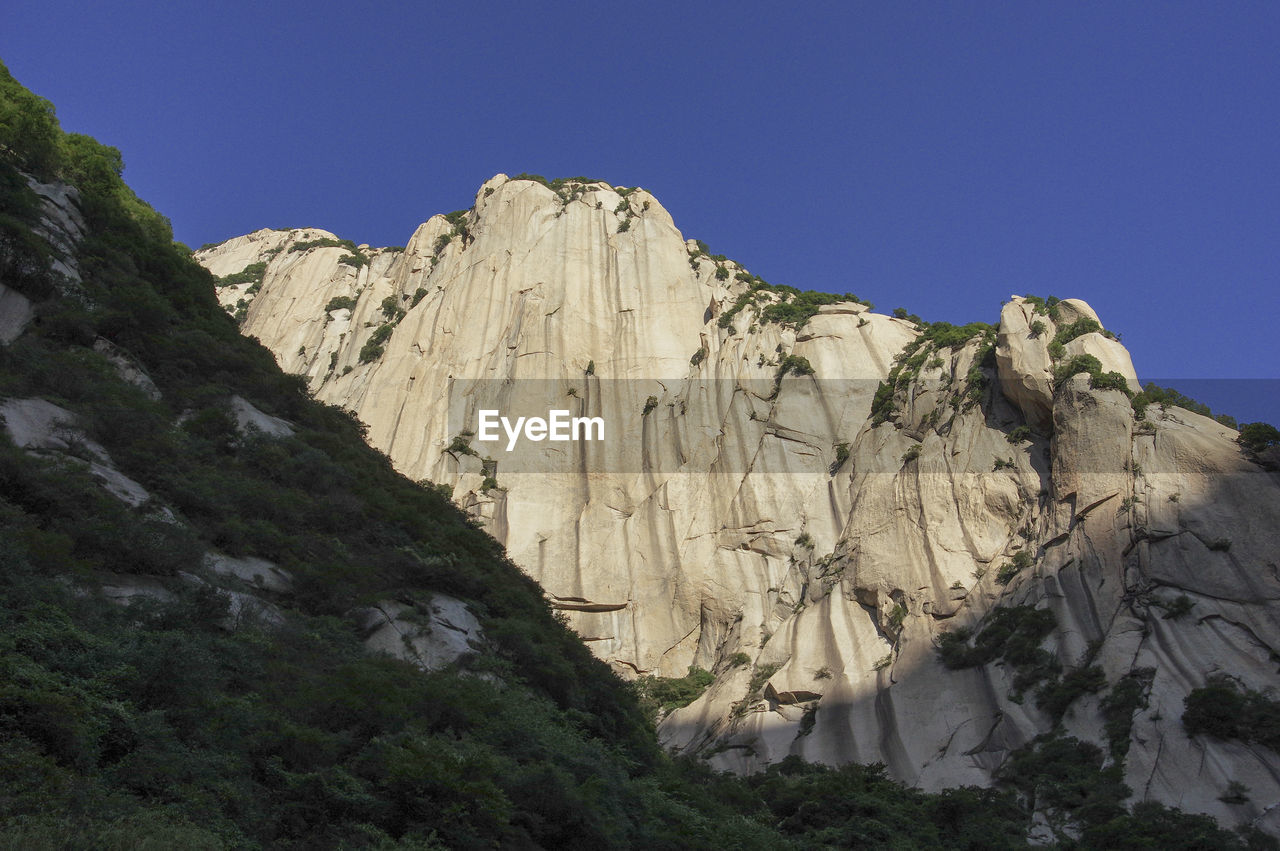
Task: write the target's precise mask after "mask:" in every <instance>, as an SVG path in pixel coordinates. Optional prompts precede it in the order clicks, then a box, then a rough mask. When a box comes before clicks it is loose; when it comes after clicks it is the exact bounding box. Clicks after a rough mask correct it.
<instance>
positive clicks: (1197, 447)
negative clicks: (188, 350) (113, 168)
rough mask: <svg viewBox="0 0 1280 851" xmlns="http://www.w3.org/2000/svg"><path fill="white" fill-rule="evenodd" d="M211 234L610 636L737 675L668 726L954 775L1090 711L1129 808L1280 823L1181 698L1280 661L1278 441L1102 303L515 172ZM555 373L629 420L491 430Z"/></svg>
mask: <svg viewBox="0 0 1280 851" xmlns="http://www.w3.org/2000/svg"><path fill="white" fill-rule="evenodd" d="M196 257H197V259H198V260H199V262H201V263H202V264H203V265H204V266H205V267H207V268H208V269H209V270H210V271H211V272H212V273H213V274H215V275H217V276H220V278H221V279H222V286H221V287H220V288H219V298H220V300H221V301H222V303H223V304H224V306H225V307H226V308H227V309H228V310H229V311H232V312H235V313H237V315H239V316H240V317H241V330H242V332H243V333H244V334H246V335H249V336H253V337H256V338H258V339H259V340H260V341H261V342H262V343H263V344H265V345H266V346H267V347H268V348H270V349H271V351H272V352H274V353H275V355H276V358H277V360H278V362H279V363H280V365H281V366H282V367H283V368H284V369H285V370H286V371H289V372H292V373H295V374H298V375H300V376H303V377H304V378H305V380H306V382H307V384H308V386H309V389H310V390H311V392H312V393H313V394H314V395H315V396H316V397H317V398H319V399H321V400H323V401H326V402H330V403H334V404H337V405H340V406H342V407H345V408H347V409H349V410H351V411H352V412H354V413H355V414H356V415H357V416H358V417H359V419H360V420H361V421H363V422H364V423H365V424H366V425H367V426H368V432H367V437H368V440H369V441H370V443H372V445H373V446H375V447H376V448H378V449H380V450H382V451H384V452H385V453H386V454H387V455H388V456H389V457H390V458H391V460H392V462H393V463H394V465H395V466H396V468H397V469H399V470H400V471H401V472H403V473H405V474H407V475H408V476H410V477H411V478H414V479H422V480H429V481H430V482H433V483H435V484H436V485H438V486H443V487H447V488H448V489H449V491H450V492H451V494H452V497H453V499H454V501H455V502H456V503H457V504H459V505H460V506H462V507H463V508H464V509H466V510H467V511H468V512H470V513H471V514H472V515H473V516H474V517H476V518H477V519H479V520H480V521H481V522H482V523H483V524H484V525H485V526H486V528H487V529H488V530H489V531H490V532H491V533H492V534H493V535H494V536H495V537H496V538H497V539H498V540H499V541H500V542H501V543H502V544H503V545H504V546H505V547H506V549H507V552H508V553H509V554H510V556H511V558H512V559H513V560H514V561H515V562H516V563H517V564H519V565H520V566H521V567H522V568H523V569H524V570H525V571H527V572H528V573H529V574H530V575H531V576H532V577H534V578H535V579H536V580H537V581H538V582H539V583H540V584H541V586H542V587H543V588H544V589H545V591H546V594H547V595H548V598H549V599H550V601H551V602H552V604H553V606H555V607H556V608H558V609H560V610H561V611H562V612H563V613H564V615H565V616H566V617H567V618H568V620H569V622H570V624H571V625H572V626H573V628H574V629H575V630H576V631H577V632H578V633H579V634H580V635H581V637H582V638H583V640H584V641H586V642H587V644H588V646H590V647H591V648H592V650H593V651H594V652H595V654H596V655H597V656H598V657H600V658H601V659H603V660H605V661H607V662H609V663H610V664H611V665H612V666H613V667H614V668H615V670H617V671H619V672H620V673H623V674H624V675H626V676H638V675H656V676H661V677H667V678H674V677H681V676H683V675H684V674H685V672H686V671H687V670H689V668H690V666H696V667H698V668H702V669H705V670H707V671H710V672H711V673H712V674H713V675H714V682H713V683H712V684H711V685H710V687H709V688H708V689H707V690H706V692H705V693H703V694H702V695H701V696H700V697H699V698H698V699H696V700H694V701H693V702H692V703H690V704H689V705H687V706H684V707H681V708H677V709H674V710H673V711H670V712H669V713H667V714H665V716H664V717H663V718H662V719H661V723H660V728H659V730H660V735H661V737H662V738H663V741H664V743H665V744H666V745H667V746H668V747H669V748H671V749H676V750H680V751H682V752H686V753H698V754H701V755H702V756H704V757H706V758H707V759H708V760H709V761H710V763H711V764H712V765H713V766H715V767H718V768H728V769H733V770H737V771H752V770H755V769H758V768H760V767H762V766H765V765H768V764H770V763H775V762H778V761H780V760H782V759H783V758H785V757H786V756H788V755H791V754H795V755H798V756H800V757H802V758H804V759H805V760H809V761H815V762H824V763H831V764H838V763H846V762H863V763H867V762H882V763H884V764H885V765H886V766H888V768H889V771H890V773H891V775H892V776H894V777H895V778H898V779H901V780H904V781H906V782H909V783H912V784H916V785H918V786H921V787H923V788H925V789H940V788H944V787H950V786H956V785H961V784H987V783H990V782H991V781H992V779H993V778H994V777H999V776H1001V773H1002V771H1006V766H1007V764H1008V761H1009V758H1010V755H1011V754H1013V753H1014V752H1015V751H1017V750H1018V749H1019V748H1027V747H1030V748H1031V749H1033V750H1034V749H1037V748H1038V749H1041V750H1042V751H1046V750H1047V749H1049V748H1052V747H1054V746H1055V743H1060V742H1062V741H1063V740H1064V737H1068V736H1069V737H1073V738H1074V739H1075V740H1078V741H1079V742H1086V743H1093V744H1094V745H1096V746H1097V748H1098V749H1099V751H1100V752H1101V753H1104V754H1105V755H1106V756H1105V757H1102V758H1104V759H1105V760H1106V761H1107V763H1108V764H1109V765H1113V766H1116V767H1117V769H1118V770H1119V771H1121V772H1122V774H1123V781H1124V782H1125V783H1126V784H1127V785H1128V786H1129V787H1130V789H1132V790H1133V792H1134V795H1135V798H1136V799H1138V800H1154V801H1159V802H1163V803H1167V804H1171V805H1175V806H1178V807H1181V808H1183V809H1186V810H1189V811H1193V812H1203V813H1209V814H1211V815H1213V816H1214V817H1216V818H1218V819H1219V820H1221V821H1222V822H1223V823H1224V824H1244V823H1252V824H1255V825H1258V826H1260V827H1262V828H1263V829H1265V830H1267V831H1268V832H1272V833H1274V832H1277V831H1278V830H1280V809H1277V808H1276V807H1275V805H1276V804H1277V803H1280V768H1278V765H1280V764H1278V763H1277V759H1276V754H1275V752H1274V751H1272V750H1271V749H1270V748H1268V747H1266V746H1265V745H1262V744H1259V743H1258V742H1257V741H1249V740H1245V739H1229V738H1220V737H1212V736H1208V735H1188V733H1189V732H1191V731H1189V730H1187V729H1186V728H1185V726H1184V724H1183V722H1182V720H1181V718H1182V715H1183V712H1184V701H1185V699H1186V698H1187V697H1188V695H1189V694H1191V693H1192V692H1193V690H1196V689H1203V688H1205V687H1206V686H1212V685H1214V684H1218V685H1219V686H1221V685H1222V683H1224V682H1225V681H1227V680H1229V681H1230V683H1232V684H1233V685H1232V686H1231V687H1232V688H1235V689H1237V690H1239V691H1240V692H1241V693H1246V694H1247V693H1250V692H1258V693H1267V692H1268V690H1271V689H1274V688H1275V687H1276V685H1277V677H1276V672H1277V651H1280V577H1278V575H1277V569H1278V565H1280V561H1278V559H1277V556H1276V549H1275V534H1276V532H1275V530H1276V529H1277V528H1280V478H1278V477H1277V475H1276V474H1275V473H1274V472H1273V470H1274V463H1273V461H1274V459H1270V460H1269V459H1268V458H1266V457H1263V456H1259V455H1258V454H1257V453H1253V452H1250V451H1248V450H1246V449H1245V448H1242V447H1241V446H1240V445H1239V443H1238V440H1237V438H1238V435H1237V432H1236V431H1235V430H1233V429H1231V428H1228V427H1227V426H1224V425H1222V424H1220V423H1219V422H1216V421H1215V420H1213V419H1210V418H1208V417H1205V416H1201V415H1200V414H1197V413H1194V412H1191V411H1189V410H1187V409H1185V408H1182V407H1177V406H1174V405H1164V406H1162V405H1160V404H1155V403H1152V404H1145V402H1146V401H1147V400H1146V399H1145V398H1144V395H1143V394H1142V393H1139V392H1138V391H1139V390H1140V389H1141V388H1140V386H1139V384H1138V376H1137V375H1136V373H1135V371H1134V368H1133V365H1132V362H1131V361H1130V358H1129V355H1128V353H1127V352H1126V350H1125V348H1124V347H1123V345H1121V343H1120V342H1119V341H1118V340H1117V339H1116V338H1115V337H1114V335H1112V334H1111V333H1110V332H1109V331H1107V330H1106V328H1105V326H1104V324H1103V322H1102V319H1101V318H1100V317H1098V316H1097V314H1096V313H1095V312H1094V311H1093V310H1092V309H1091V308H1090V307H1089V306H1088V305H1087V304H1085V303H1084V302H1082V301H1079V300H1076V299H1067V300H1065V301H1058V300H1056V299H1049V300H1047V301H1046V300H1041V299H1036V298H1031V297H1016V296H1015V297H1012V298H1011V299H1010V300H1009V301H1008V302H1007V303H1006V304H1005V305H1004V306H1003V309H1002V310H1001V313H1000V317H999V323H998V324H997V325H990V326H987V325H982V324H978V323H975V324H973V325H968V326H963V327H956V326H951V325H947V324H946V323H933V324H927V323H923V322H918V321H914V318H913V317H905V316H887V315H882V314H879V313H875V312H873V311H872V309H871V308H870V306H869V305H867V304H865V303H862V302H860V301H857V300H855V299H854V298H853V297H849V298H847V299H835V298H829V297H828V298H819V297H814V296H812V295H806V294H803V293H798V292H796V291H793V290H790V289H788V288H780V287H772V286H769V285H767V284H764V282H762V281H760V280H759V279H758V278H756V277H755V276H753V275H751V274H750V273H749V272H748V271H747V270H746V269H744V268H742V267H741V266H739V265H738V264H736V263H734V262H733V261H731V260H728V259H727V258H723V257H718V256H713V255H710V254H709V253H708V251H707V250H706V249H705V247H704V246H702V245H701V244H700V243H697V242H696V241H693V240H686V239H685V238H684V236H683V235H682V234H681V233H680V231H678V230H677V228H676V226H675V224H674V222H673V220H672V218H671V216H670V215H669V214H668V213H667V212H666V211H665V210H664V209H663V208H662V206H661V205H660V204H659V203H658V201H657V199H655V198H654V197H653V196H651V195H650V194H649V193H647V192H645V191H644V190H641V189H634V190H629V189H624V188H619V187H612V186H609V185H607V184H604V183H601V182H591V181H585V180H583V181H564V182H561V181H557V182H554V183H551V184H548V183H546V182H545V181H541V180H534V179H521V178H517V179H511V178H508V177H507V176H505V175H497V176H495V177H494V178H492V179H491V180H489V181H487V182H486V183H485V184H484V185H483V186H482V187H481V189H480V191H479V192H478V194H477V196H476V200H475V204H474V206H473V207H472V208H470V209H469V210H465V211H459V212H457V213H453V214H450V215H449V216H433V217H431V218H430V219H429V220H428V221H427V222H425V223H424V224H422V225H421V226H419V227H418V229H417V230H416V231H415V232H414V234H413V235H412V237H411V238H410V240H409V242H408V244H407V245H406V246H404V247H403V248H371V247H369V246H363V245H362V246H356V245H353V244H351V243H349V242H344V241H343V240H341V239H339V238H338V237H337V236H336V235H334V234H331V233H328V232H326V231H321V230H316V229H302V230H282V231H272V230H260V231H256V232H254V233H251V234H248V235H245V236H241V237H237V238H235V239H232V240H229V241H227V242H224V243H221V244H219V245H214V246H208V247H205V248H204V249H202V250H201V251H199V252H197V254H196ZM538 382H541V383H543V385H545V384H548V383H549V384H550V385H551V386H553V387H555V388H557V389H556V391H555V393H556V395H557V398H560V399H561V400H562V402H563V404H564V406H565V407H566V408H569V409H571V410H573V411H574V413H576V414H582V415H584V416H588V415H589V416H600V417H601V418H602V419H603V420H604V421H605V422H606V423H607V424H608V427H609V430H610V431H609V439H608V440H605V441H603V442H602V443H601V444H599V445H597V446H591V447H588V448H584V449H582V450H581V451H578V450H574V451H568V450H562V449H560V448H557V447H552V446H551V445H550V444H541V445H539V446H537V447H535V448H534V449H532V450H530V451H528V452H525V453H524V454H523V455H521V456H519V458H517V457H515V456H509V455H508V454H506V453H504V451H503V450H502V448H501V447H500V446H498V445H496V444H495V445H480V444H478V443H477V442H476V439H475V438H476V435H475V434H474V433H473V432H474V429H473V428H472V427H471V426H470V423H472V422H473V421H474V415H475V413H476V412H477V411H478V410H481V409H495V408H496V409H501V408H503V407H504V405H506V404H508V403H510V402H511V399H512V397H511V394H512V393H513V392H515V391H513V390H512V388H513V387H520V386H523V385H529V386H532V385H534V384H536V383H538ZM539 386H541V385H539ZM1264 455H1265V453H1264ZM1268 465H1270V466H1268ZM1222 678H1226V679H1225V680H1224V679H1222ZM1223 687H1225V686H1223ZM1037 737H1040V738H1037ZM1232 784H1242V785H1243V786H1245V787H1247V788H1248V790H1249V792H1248V795H1247V796H1243V797H1244V799H1243V800H1241V797H1242V795H1241V794H1238V793H1237V794H1230V793H1229V791H1228V790H1230V789H1235V788H1237V787H1235V786H1233V785H1232Z"/></svg>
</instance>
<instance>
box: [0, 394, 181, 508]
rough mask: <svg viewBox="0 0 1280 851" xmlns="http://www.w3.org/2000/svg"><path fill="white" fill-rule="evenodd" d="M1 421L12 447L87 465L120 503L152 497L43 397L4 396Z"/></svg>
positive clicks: (67, 414) (70, 417) (71, 418)
mask: <svg viewBox="0 0 1280 851" xmlns="http://www.w3.org/2000/svg"><path fill="white" fill-rule="evenodd" d="M0 420H3V422H4V427H5V431H6V432H7V433H8V435H9V439H10V440H12V441H13V443H14V445H15V446H17V447H18V448H20V449H26V450H29V451H32V452H50V453H54V454H56V455H58V456H61V457H64V458H67V459H68V460H70V461H72V462H73V463H78V464H84V465H86V466H88V468H89V472H90V473H92V474H93V476H94V478H96V479H97V480H98V481H99V482H101V484H102V486H103V488H104V489H105V490H106V491H107V492H108V493H110V494H111V495H112V496H114V497H116V498H117V499H119V500H121V501H122V502H126V503H128V504H129V505H131V506H133V507H135V508H136V507H138V506H140V505H142V504H143V503H145V502H146V501H147V500H149V499H150V498H151V494H150V493H148V492H147V489H146V488H144V487H143V486H142V485H140V484H139V483H138V482H135V481H134V480H133V479H131V478H129V477H128V476H126V475H125V474H124V473H122V472H120V471H119V470H118V469H116V466H115V463H114V462H113V461H112V460H111V456H110V455H108V454H107V450H106V449H104V448H103V447H102V445H101V444H99V443H97V442H95V441H93V440H91V439H89V438H88V437H87V436H86V435H85V434H84V432H83V431H82V430H81V429H80V427H79V424H78V423H77V421H76V416H75V414H73V413H71V412H70V411H68V410H67V409H66V408H62V407H59V406H57V405H55V404H53V403H52V402H49V401H47V400H45V399H4V400H2V401H0ZM164 513H165V514H167V511H165V512H164ZM168 517H169V518H171V517H172V515H168Z"/></svg>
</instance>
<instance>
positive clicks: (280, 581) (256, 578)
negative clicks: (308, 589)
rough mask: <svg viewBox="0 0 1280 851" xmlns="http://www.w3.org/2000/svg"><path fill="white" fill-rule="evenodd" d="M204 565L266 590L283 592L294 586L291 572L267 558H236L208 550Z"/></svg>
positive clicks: (220, 574) (215, 571)
mask: <svg viewBox="0 0 1280 851" xmlns="http://www.w3.org/2000/svg"><path fill="white" fill-rule="evenodd" d="M204 566H205V567H206V568H208V569H209V570H210V571H212V572H213V573H215V574H217V575H219V576H226V577H234V578H235V579H239V580H240V581H241V582H244V583H247V584H248V585H251V586H254V587H256V588H262V589H264V590H266V591H274V592H277V593H283V592H285V591H288V590H290V589H291V588H292V587H293V577H292V576H290V575H289V572H288V571H286V570H283V569H281V568H280V567H279V566H278V565H276V564H275V563H274V562H271V561H267V560H266V559H265V558H257V557H256V556H245V557H242V558H235V557H234V556H229V555H225V554H223V553H215V552H208V553H205V556H204Z"/></svg>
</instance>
